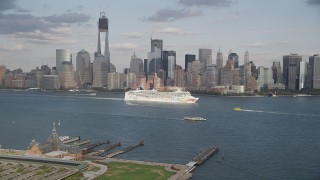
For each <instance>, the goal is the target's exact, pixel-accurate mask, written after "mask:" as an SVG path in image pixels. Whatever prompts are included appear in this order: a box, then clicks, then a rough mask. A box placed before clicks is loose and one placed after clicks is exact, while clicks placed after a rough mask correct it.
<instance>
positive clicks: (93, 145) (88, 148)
mask: <svg viewBox="0 0 320 180" xmlns="http://www.w3.org/2000/svg"><path fill="white" fill-rule="evenodd" d="M109 143H110V141H109V140H107V141H102V142H97V143H94V144H89V145H88V146H87V147H85V148H83V149H82V150H81V151H82V154H83V155H84V154H88V153H90V152H92V151H93V149H94V148H95V147H98V146H101V145H103V144H109Z"/></svg>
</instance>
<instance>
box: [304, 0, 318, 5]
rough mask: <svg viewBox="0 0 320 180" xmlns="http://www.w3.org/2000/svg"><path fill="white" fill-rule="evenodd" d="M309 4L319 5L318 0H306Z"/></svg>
mask: <svg viewBox="0 0 320 180" xmlns="http://www.w3.org/2000/svg"><path fill="white" fill-rule="evenodd" d="M307 4H309V5H320V0H307Z"/></svg>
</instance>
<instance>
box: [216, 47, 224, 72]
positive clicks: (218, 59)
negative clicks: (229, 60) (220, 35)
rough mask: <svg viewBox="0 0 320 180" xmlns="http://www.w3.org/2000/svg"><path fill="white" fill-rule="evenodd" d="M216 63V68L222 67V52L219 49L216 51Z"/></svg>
mask: <svg viewBox="0 0 320 180" xmlns="http://www.w3.org/2000/svg"><path fill="white" fill-rule="evenodd" d="M216 65H217V67H218V68H222V67H223V54H222V52H221V51H220V49H219V51H218V52H217V60H216Z"/></svg>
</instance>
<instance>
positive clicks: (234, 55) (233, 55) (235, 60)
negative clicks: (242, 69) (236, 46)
mask: <svg viewBox="0 0 320 180" xmlns="http://www.w3.org/2000/svg"><path fill="white" fill-rule="evenodd" d="M248 57H249V54H248ZM229 60H230V61H233V67H234V68H235V69H236V68H239V56H238V54H237V53H230V54H229V56H228V61H229Z"/></svg>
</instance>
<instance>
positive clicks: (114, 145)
mask: <svg viewBox="0 0 320 180" xmlns="http://www.w3.org/2000/svg"><path fill="white" fill-rule="evenodd" d="M118 146H121V143H120V142H119V143H117V144H110V145H109V146H107V147H105V148H103V149H101V150H99V151H98V152H97V153H96V154H95V155H94V156H101V155H102V154H104V153H105V152H107V151H109V150H111V149H113V148H116V147H118Z"/></svg>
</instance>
